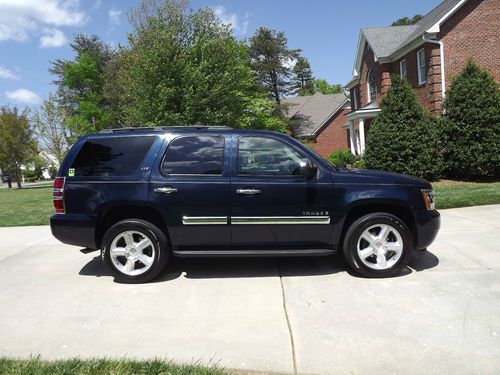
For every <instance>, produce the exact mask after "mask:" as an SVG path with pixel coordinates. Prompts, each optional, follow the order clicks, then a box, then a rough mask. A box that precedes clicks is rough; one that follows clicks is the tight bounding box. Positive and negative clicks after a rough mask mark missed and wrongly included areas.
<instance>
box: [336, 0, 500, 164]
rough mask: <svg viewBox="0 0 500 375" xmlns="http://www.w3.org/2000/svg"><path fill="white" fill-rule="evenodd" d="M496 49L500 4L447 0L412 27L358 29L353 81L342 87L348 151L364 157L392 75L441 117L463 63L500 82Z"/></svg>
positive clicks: (495, 1)
mask: <svg viewBox="0 0 500 375" xmlns="http://www.w3.org/2000/svg"><path fill="white" fill-rule="evenodd" d="M499 51H500V2H499V0H445V1H443V2H442V3H441V4H439V5H438V6H437V7H436V8H434V9H433V10H431V11H430V12H429V13H428V14H426V15H425V16H424V17H423V18H422V19H421V20H420V21H419V22H418V23H416V24H415V25H408V26H387V27H376V28H363V29H361V31H360V35H359V39H358V46H357V51H356V58H355V63H354V69H353V77H352V79H351V81H349V83H348V84H347V85H346V87H347V88H348V89H349V92H350V99H351V100H350V102H351V110H350V112H349V113H346V115H345V120H346V121H345V123H344V128H345V129H346V130H347V133H348V134H349V136H348V138H349V143H350V149H351V152H352V153H353V154H361V153H363V151H364V148H365V140H366V134H367V132H368V131H369V128H370V123H371V121H372V120H373V118H374V117H375V116H377V114H378V113H379V112H380V108H379V104H380V98H381V96H383V95H384V94H385V93H386V92H387V90H388V88H389V86H390V84H391V80H390V74H399V75H401V76H402V77H405V78H406V79H407V80H408V81H409V82H410V83H411V84H412V86H413V87H415V89H416V92H417V95H418V97H419V99H420V100H421V102H422V104H423V105H424V106H425V107H427V108H428V109H429V110H430V111H431V112H432V113H434V114H439V113H441V112H442V110H443V99H444V96H445V95H446V89H447V88H448V87H449V85H450V82H451V79H452V78H453V77H454V76H456V75H457V74H458V73H459V72H460V71H461V70H462V69H463V67H464V66H465V64H466V62H467V59H469V58H473V59H474V61H475V62H476V63H477V64H478V65H479V66H481V67H482V68H483V69H487V70H489V71H490V72H491V74H492V75H493V77H494V78H495V79H496V80H497V81H498V80H500V58H499Z"/></svg>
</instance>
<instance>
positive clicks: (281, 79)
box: [250, 27, 300, 105]
mask: <svg viewBox="0 0 500 375" xmlns="http://www.w3.org/2000/svg"><path fill="white" fill-rule="evenodd" d="M299 53H300V50H299V49H289V48H288V40H287V38H286V36H285V33H284V32H282V31H280V32H278V31H276V30H271V29H268V28H267V27H260V28H259V29H257V31H256V32H255V34H254V35H253V36H252V37H251V38H250V62H251V66H252V69H253V70H254V71H255V74H256V78H257V82H258V83H259V84H260V85H261V88H262V90H263V92H265V93H266V94H268V95H269V97H270V98H272V99H274V100H275V101H276V103H277V104H278V105H280V104H281V99H282V98H283V97H284V96H285V95H288V94H290V93H291V92H292V90H293V88H292V83H291V81H290V77H291V76H292V67H291V65H292V63H293V61H294V60H296V59H297V58H298V57H299Z"/></svg>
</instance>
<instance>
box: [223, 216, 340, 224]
mask: <svg viewBox="0 0 500 375" xmlns="http://www.w3.org/2000/svg"><path fill="white" fill-rule="evenodd" d="M231 224H267V225H271V224H330V216H233V217H231Z"/></svg>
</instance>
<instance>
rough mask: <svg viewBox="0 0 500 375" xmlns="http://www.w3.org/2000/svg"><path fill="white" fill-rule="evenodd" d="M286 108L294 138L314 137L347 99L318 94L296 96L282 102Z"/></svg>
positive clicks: (343, 96) (334, 95) (333, 95)
mask: <svg viewBox="0 0 500 375" xmlns="http://www.w3.org/2000/svg"><path fill="white" fill-rule="evenodd" d="M283 102H284V103H287V104H288V105H289V106H288V117H289V118H290V119H292V132H293V134H294V136H296V137H308V136H309V137H310V136H314V134H315V133H316V131H317V130H319V129H320V128H321V126H322V125H324V124H325V122H326V121H328V120H329V119H330V118H331V117H332V116H333V115H335V113H337V111H338V110H339V109H341V108H342V107H343V106H344V105H345V104H346V103H348V102H349V99H348V98H347V96H345V94H343V93H341V94H328V95H324V94H322V93H320V92H317V93H315V94H314V95H311V96H296V97H293V98H286V99H284V100H283Z"/></svg>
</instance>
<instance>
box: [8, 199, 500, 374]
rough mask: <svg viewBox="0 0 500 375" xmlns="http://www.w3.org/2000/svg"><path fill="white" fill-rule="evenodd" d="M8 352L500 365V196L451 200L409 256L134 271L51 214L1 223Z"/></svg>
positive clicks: (371, 365) (322, 369)
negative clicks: (113, 269) (63, 234)
mask: <svg viewBox="0 0 500 375" xmlns="http://www.w3.org/2000/svg"><path fill="white" fill-rule="evenodd" d="M0 238H1V239H2V240H1V245H0V355H1V356H21V357H25V356H29V355H30V354H41V355H42V357H43V358H47V359H53V358H66V357H73V356H81V357H93V356H130V357H138V358H146V357H166V358H169V359H173V360H175V361H178V362H191V361H200V362H202V363H217V364H219V365H220V366H223V367H226V368H236V369H242V370H257V371H264V372H266V371H269V372H284V373H293V372H294V371H295V369H294V367H296V371H297V372H298V373H301V374H309V373H310V374H326V373H331V374H337V373H359V374H361V373H467V374H468V373H484V374H486V373H499V371H500V205H496V206H484V207H474V208H463V209H453V210H445V211H442V230H441V232H440V234H439V237H438V239H437V240H436V242H435V243H434V244H433V245H432V247H431V248H430V249H429V251H427V252H420V253H418V254H417V255H416V256H415V257H414V259H413V260H412V262H411V269H408V270H407V272H406V273H405V274H404V275H402V276H400V277H396V278H392V279H380V280H371V279H362V278H358V277H356V276H353V275H351V274H350V273H349V272H347V271H346V265H345V263H344V261H343V260H342V258H341V257H339V256H336V257H327V258H300V259H279V260H278V259H210V260H202V259H196V260H175V261H174V262H173V263H172V264H171V265H170V267H169V270H168V271H167V272H166V273H165V274H164V275H163V277H162V278H161V279H160V280H158V282H155V283H151V284H146V285H122V284H117V283H114V282H113V279H112V278H111V277H110V276H109V275H108V274H107V273H106V272H105V271H104V269H103V267H102V266H101V263H100V260H99V257H98V254H97V253H96V252H95V253H90V254H86V255H83V254H81V253H80V252H79V251H78V248H75V247H72V246H68V245H63V244H60V243H58V242H57V241H56V240H55V239H53V238H52V237H51V235H50V231H49V228H48V227H18V228H0Z"/></svg>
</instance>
